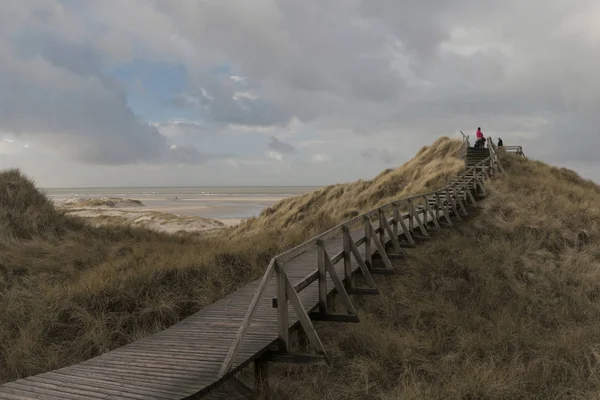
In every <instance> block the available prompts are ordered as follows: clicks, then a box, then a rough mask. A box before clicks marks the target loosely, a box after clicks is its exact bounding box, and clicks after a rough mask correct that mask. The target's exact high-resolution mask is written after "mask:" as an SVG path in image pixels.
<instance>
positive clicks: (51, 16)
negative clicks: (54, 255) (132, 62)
mask: <svg viewBox="0 0 600 400" xmlns="http://www.w3.org/2000/svg"><path fill="white" fill-rule="evenodd" d="M32 1H33V0H32ZM49 3H51V1H50V2H49ZM9 4H12V6H11V7H17V8H14V9H15V10H22V9H26V8H27V4H28V3H27V2H17V1H14V2H9ZM78 4H79V3H78ZM3 7H6V6H4V4H3ZM127 7H130V10H135V18H131V16H130V15H128V12H127V9H126V10H125V11H124V10H123V7H122V6H121V3H120V2H118V1H116V0H104V1H102V2H93V4H92V3H89V4H88V3H86V5H85V6H83V5H79V6H78V8H77V10H78V11H77V13H78V14H77V15H76V16H77V18H73V21H74V22H73V26H74V27H73V28H72V30H71V26H69V25H68V24H67V23H66V22H65V23H62V24H58V23H56V24H55V26H54V31H56V34H50V35H48V34H47V33H48V32H51V33H52V32H54V31H52V30H50V31H48V30H45V31H44V32H43V34H42V33H40V32H41V31H38V30H36V29H37V28H36V26H37V25H38V24H40V25H43V26H44V27H45V29H46V28H48V26H50V25H51V24H52V23H53V22H52V21H57V18H58V17H59V15H62V16H61V18H64V16H65V15H67V14H68V12H70V11H72V10H73V9H72V8H70V7H69V8H64V10H63V11H64V12H62V14H60V13H52V12H46V11H44V12H43V13H42V14H39V13H38V16H37V17H35V16H34V18H35V23H31V22H30V23H29V25H28V24H23V26H22V27H21V29H16V30H12V29H13V28H14V26H15V25H14V21H13V20H14V18H7V17H6V16H4V17H3V16H2V15H0V22H1V23H2V27H5V26H10V27H12V28H11V30H10V31H8V30H7V31H6V32H5V31H2V29H8V28H2V27H0V33H2V35H1V36H0V54H1V55H0V57H2V58H0V61H1V62H0V129H2V130H7V131H15V132H30V133H35V134H38V135H40V136H41V135H42V134H45V135H47V136H46V137H48V138H52V139H51V140H48V142H49V143H51V144H52V145H53V146H57V147H61V148H64V149H68V153H69V154H72V155H73V156H74V157H77V158H78V159H84V160H86V161H88V162H92V160H93V162H97V163H127V162H167V161H165V160H169V161H168V162H175V158H176V157H175V156H174V154H176V153H177V154H180V155H179V156H178V157H179V158H180V159H182V160H188V162H190V163H193V162H196V161H198V162H201V161H202V160H205V159H206V157H207V156H205V155H204V152H205V151H206V152H208V151H209V149H208V148H207V146H205V145H204V143H203V142H202V143H201V142H197V143H195V144H196V147H195V148H196V149H202V151H196V150H193V149H192V148H191V147H190V149H187V150H181V152H179V153H178V152H172V151H171V150H170V145H171V144H172V143H171V142H169V141H168V139H166V138H165V137H164V136H162V135H161V134H160V133H159V132H158V131H157V129H155V128H154V127H153V126H148V124H146V123H145V122H144V121H140V120H139V119H138V118H137V117H136V115H135V114H134V113H133V112H132V110H131V109H129V107H128V102H127V99H126V98H125V94H124V92H123V90H122V88H121V87H120V86H119V84H118V83H117V82H115V81H113V80H111V79H110V78H109V77H107V76H106V75H105V74H104V72H103V71H105V68H104V64H103V63H104V60H105V55H104V54H103V53H102V52H101V51H99V50H98V49H99V48H100V47H98V46H97V45H96V43H95V42H94V40H95V38H96V36H97V35H99V34H100V32H104V31H110V32H111V33H114V35H115V37H117V38H120V39H123V40H129V39H131V38H133V39H131V40H132V41H133V45H134V46H133V47H135V48H136V49H141V50H140V53H139V54H140V55H141V57H142V58H144V57H147V58H148V59H151V60H153V61H155V60H160V61H163V62H168V63H174V62H175V63H181V64H182V65H184V66H185V68H186V71H187V74H188V76H187V79H188V82H187V83H188V85H187V87H186V88H184V90H182V91H183V93H181V94H179V95H177V96H175V97H173V98H172V99H171V102H170V104H171V106H175V107H176V108H179V110H177V111H181V112H182V113H184V115H186V116H189V115H194V117H190V118H191V119H196V120H200V121H202V124H205V126H207V127H210V131H211V132H213V133H215V135H212V136H211V137H214V136H218V134H219V132H222V131H223V130H225V129H226V128H225V127H227V126H230V125H244V126H245V127H250V128H254V127H256V128H264V127H267V128H272V129H273V130H274V132H277V129H283V127H285V126H287V125H288V124H289V123H290V121H295V119H297V120H299V121H300V123H301V124H305V126H310V129H311V135H313V136H319V135H334V134H335V135H336V139H337V140H338V141H339V143H344V146H347V147H348V148H352V149H351V150H355V151H356V150H357V149H358V143H363V141H364V137H365V136H373V137H374V138H376V137H380V136H381V135H387V134H389V133H390V132H393V136H389V137H391V140H392V141H393V142H390V143H388V145H389V146H390V148H393V147H391V146H401V147H402V149H403V151H408V150H407V149H409V148H411V146H413V147H414V148H415V149H418V148H419V147H420V146H422V145H424V144H427V143H430V142H431V141H432V140H433V139H434V138H436V137H438V136H440V135H448V134H450V133H453V132H456V131H458V130H459V129H460V130H463V131H464V132H465V133H468V134H469V133H471V134H472V133H473V132H474V130H475V129H476V127H477V126H482V127H483V128H484V132H486V133H487V134H489V135H491V136H492V137H497V136H501V137H502V138H503V139H504V142H505V143H507V144H508V143H515V142H521V143H523V144H527V145H529V146H531V149H530V150H529V151H528V154H529V155H533V156H534V157H535V156H539V157H543V158H544V159H546V160H549V161H552V160H557V161H561V162H568V161H580V160H588V161H593V160H594V159H596V156H595V153H594V151H593V150H592V149H595V148H596V147H597V146H598V145H599V142H598V141H599V140H600V136H599V135H598V123H597V116H596V114H597V112H596V110H597V109H598V106H599V105H600V104H599V101H598V100H597V99H598V98H599V96H598V93H600V80H598V79H597V77H596V75H597V71H598V70H599V69H600V53H599V52H598V51H597V43H598V39H599V38H600V32H598V29H597V24H595V22H594V21H595V19H597V17H598V13H599V11H598V8H597V6H595V2H593V1H591V0H581V1H578V2H576V3H573V2H564V1H558V0H551V1H542V0H531V1H527V2H523V1H522V0H505V1H500V0H493V1H485V2H482V1H474V0H407V1H402V2H398V1H394V0H355V1H347V0H331V1H327V2H306V1H305V2H299V1H295V0H273V1H266V0H265V1H262V0H257V1H254V2H244V1H238V0H231V1H227V2H191V3H188V2H175V1H169V0H153V1H146V0H131V1H130V2H127ZM83 9H85V10H86V12H83V11H81V10H83ZM8 10H11V8H10V7H9V8H8ZM3 14H4V15H7V14H8V13H3ZM15 14H16V11H15ZM19 15H27V13H20V14H19ZM89 15H93V16H96V17H94V18H93V19H90V21H92V20H94V21H95V20H96V19H99V18H101V19H102V26H101V27H98V26H96V25H91V26H92V27H93V29H92V28H88V29H87V30H86V31H85V34H81V32H80V31H79V30H78V29H84V28H82V27H80V26H78V25H77V21H78V20H79V19H84V20H85V18H88V16H89ZM98 16H101V17H98ZM61 21H62V20H61ZM85 21H86V22H90V21H88V20H85ZM11 23H12V24H11ZM25 28H27V29H25ZM48 29H49V28H48ZM23 32H26V33H23ZM4 38H6V39H4ZM4 40H6V41H9V40H10V41H12V42H11V46H12V50H11V51H12V52H14V53H15V54H12V53H11V52H8V53H7V52H6V51H2V50H4V47H3V46H4V45H5V43H4ZM109 48H110V46H109ZM16 49H18V51H16ZM11 58H14V59H16V60H17V61H19V62H21V64H18V63H17V65H13V66H12V67H11V62H15V60H11ZM7 65H8V66H7ZM217 70H218V71H221V72H215V71H217ZM230 74H231V75H239V76H243V78H244V79H243V80H237V79H235V80H234V79H231V78H230V77H229V75H230ZM196 117H197V118H196ZM181 129H182V130H184V131H185V132H200V131H202V132H205V131H207V130H208V129H209V128H206V129H205V128H200V127H198V129H196V125H193V126H192V125H190V126H186V125H182V126H181ZM330 132H335V133H330ZM49 134H52V135H49ZM301 135H302V133H300V134H299V136H301ZM189 136H192V135H189ZM197 136H201V135H197ZM374 140H376V139H374ZM299 141H300V140H299ZM178 145H180V144H179V143H178ZM286 146H288V145H287V144H285V143H282V142H280V141H277V139H276V138H274V139H271V142H270V143H269V148H271V149H272V150H274V151H278V152H281V153H284V152H285V151H286V149H288V150H289V148H288V147H286ZM372 146H373V148H372V149H369V150H364V151H363V152H362V156H363V157H365V159H372V160H375V159H379V160H382V161H384V162H389V161H390V160H391V155H390V150H389V149H388V148H386V147H385V146H383V145H382V144H381V143H380V142H375V141H374V142H373V145H372ZM184 148H185V147H184ZM378 149H380V150H378ZM261 150H262V149H261ZM65 151H66V150H65ZM359 151H360V150H359ZM194 160H195V161H194ZM394 161H398V160H394Z"/></svg>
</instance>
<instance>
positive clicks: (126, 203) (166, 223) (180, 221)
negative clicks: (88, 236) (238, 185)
mask: <svg viewBox="0 0 600 400" xmlns="http://www.w3.org/2000/svg"><path fill="white" fill-rule="evenodd" d="M211 201H213V202H216V201H219V200H218V199H216V198H212V199H211ZM236 201H244V199H243V198H237V199H236ZM248 201H256V198H252V199H248ZM190 203H191V204H190ZM56 207H57V208H58V209H60V210H62V211H65V212H66V213H67V214H68V215H76V216H78V217H81V218H84V219H86V220H88V221H89V222H90V223H92V224H93V225H96V226H102V225H127V226H134V227H145V228H149V229H153V230H158V231H161V232H166V233H178V232H210V231H215V230H218V229H222V228H226V227H230V226H235V225H237V224H239V223H240V222H241V221H242V218H204V217H200V216H197V214H198V213H202V211H206V213H207V214H210V213H211V212H210V210H211V209H212V208H214V207H211V206H207V205H203V204H201V203H198V202H196V204H194V202H193V201H192V202H190V201H185V200H182V201H181V202H178V203H177V205H175V204H170V205H168V206H167V205H156V206H152V203H151V202H150V205H145V204H144V203H142V202H141V201H139V200H132V199H126V198H116V197H101V198H71V199H67V200H65V201H63V202H61V203H58V204H57V205H56ZM228 207H229V208H235V207H232V206H228V205H226V204H224V205H223V206H222V207H220V212H221V213H224V214H227V212H228V210H227V208H228ZM231 211H232V212H234V211H235V210H231ZM190 214H191V215H190Z"/></svg>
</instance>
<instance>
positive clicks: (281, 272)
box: [275, 261, 290, 352]
mask: <svg viewBox="0 0 600 400" xmlns="http://www.w3.org/2000/svg"><path fill="white" fill-rule="evenodd" d="M275 282H276V284H275V285H276V292H277V329H278V333H279V338H278V339H279V351H283V352H287V351H288V347H289V342H290V324H289V318H288V296H287V290H286V276H285V268H284V266H283V264H281V262H279V261H275Z"/></svg>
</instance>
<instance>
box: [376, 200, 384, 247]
mask: <svg viewBox="0 0 600 400" xmlns="http://www.w3.org/2000/svg"><path fill="white" fill-rule="evenodd" d="M377 214H378V216H379V242H380V243H381V245H382V246H384V247H385V229H384V226H385V225H384V221H385V214H384V212H383V210H382V209H381V208H379V209H378V210H377Z"/></svg>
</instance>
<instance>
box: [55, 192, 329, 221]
mask: <svg viewBox="0 0 600 400" xmlns="http://www.w3.org/2000/svg"><path fill="white" fill-rule="evenodd" d="M318 188H319V187H318V186H227V187H225V186H223V187H208V186H206V187H123V188H46V189H43V191H44V192H45V193H46V195H47V196H48V197H49V198H50V199H51V200H52V201H54V202H55V203H57V204H59V203H62V202H64V201H65V200H67V199H72V198H99V197H120V198H127V199H134V200H140V201H141V202H142V203H143V204H144V205H145V206H146V208H147V209H151V210H156V211H161V212H170V213H177V214H182V215H189V216H198V217H205V218H211V219H246V218H250V217H253V216H258V215H259V214H260V212H261V211H263V210H264V209H265V208H268V207H270V206H272V205H273V204H275V203H277V202H278V201H280V200H282V199H284V198H286V197H290V196H297V195H300V194H303V193H307V192H310V191H313V190H315V189H318Z"/></svg>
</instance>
